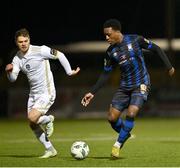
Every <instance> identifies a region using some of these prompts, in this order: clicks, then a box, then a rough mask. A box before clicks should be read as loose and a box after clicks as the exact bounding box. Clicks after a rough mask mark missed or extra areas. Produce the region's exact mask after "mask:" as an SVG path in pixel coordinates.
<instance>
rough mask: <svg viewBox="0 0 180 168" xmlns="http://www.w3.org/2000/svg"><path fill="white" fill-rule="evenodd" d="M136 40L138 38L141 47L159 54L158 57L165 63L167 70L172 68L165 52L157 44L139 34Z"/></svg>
mask: <svg viewBox="0 0 180 168" xmlns="http://www.w3.org/2000/svg"><path fill="white" fill-rule="evenodd" d="M138 40H139V44H140V46H141V47H142V48H144V49H147V50H150V51H152V52H154V53H155V54H157V55H158V56H160V58H161V59H162V61H163V62H164V64H165V65H166V67H167V69H168V70H170V69H171V68H172V65H171V63H170V61H169V58H168V57H167V55H166V53H165V52H164V51H163V50H162V49H161V48H160V47H159V46H158V45H156V44H155V43H153V42H152V41H150V40H148V39H146V38H144V37H142V36H139V39H138Z"/></svg>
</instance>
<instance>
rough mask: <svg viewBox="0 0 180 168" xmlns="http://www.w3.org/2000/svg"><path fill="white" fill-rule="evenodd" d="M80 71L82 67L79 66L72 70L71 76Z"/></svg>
mask: <svg viewBox="0 0 180 168" xmlns="http://www.w3.org/2000/svg"><path fill="white" fill-rule="evenodd" d="M79 71H80V68H79V67H77V68H76V70H72V74H71V75H70V76H73V75H76V74H77V73H78V72H79Z"/></svg>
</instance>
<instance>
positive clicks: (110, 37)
mask: <svg viewBox="0 0 180 168" xmlns="http://www.w3.org/2000/svg"><path fill="white" fill-rule="evenodd" d="M120 34H121V33H120V31H118V30H113V29H112V27H108V28H104V35H105V38H106V40H107V42H108V43H109V44H115V43H120V42H121V40H120V37H121V36H120Z"/></svg>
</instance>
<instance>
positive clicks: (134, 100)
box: [114, 89, 148, 157]
mask: <svg viewBox="0 0 180 168" xmlns="http://www.w3.org/2000/svg"><path fill="white" fill-rule="evenodd" d="M147 96H148V91H146V92H141V90H140V89H136V90H134V91H132V93H131V97H130V103H129V104H130V105H129V107H128V109H127V114H126V118H125V121H124V123H123V127H122V128H121V130H120V132H119V137H118V139H117V141H116V143H115V145H114V146H115V147H120V148H122V147H123V145H124V144H125V142H126V141H127V139H128V138H129V137H131V134H130V132H131V130H132V129H133V127H134V119H135V117H136V115H137V113H138V112H139V110H140V108H141V107H142V106H143V104H144V103H145V102H146V101H147ZM114 157H117V156H114Z"/></svg>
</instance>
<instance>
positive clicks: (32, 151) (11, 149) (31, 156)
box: [0, 118, 180, 167]
mask: <svg viewBox="0 0 180 168" xmlns="http://www.w3.org/2000/svg"><path fill="white" fill-rule="evenodd" d="M0 129H1V134H0V167H178V166H180V159H179V158H180V119H179V118H176V119H175V118H169V119H165V118H164V119H163V118H162V119H160V118H151V119H147V118H139V119H138V118H137V119H136V121H135V127H134V129H133V131H132V134H134V135H135V138H133V139H129V140H128V141H127V142H126V144H125V145H124V147H123V148H122V150H121V152H120V154H121V157H120V159H118V160H111V158H110V153H111V147H112V145H113V143H114V142H115V140H116V138H117V134H116V132H114V131H113V130H112V129H111V127H110V125H109V123H108V122H107V121H106V120H104V119H101V120H99V119H91V120H85V119H82V120H55V131H54V134H53V135H52V137H51V138H50V140H51V141H52V143H53V144H54V146H55V148H56V149H57V150H58V155H57V157H54V158H51V159H39V158H38V156H40V155H42V154H43V153H44V147H43V146H42V145H41V144H40V143H39V142H38V140H37V139H36V138H35V136H34V135H33V133H32V132H31V130H30V128H29V127H28V122H27V121H26V120H0ZM76 140H84V141H86V142H87V143H88V145H89V147H90V153H89V156H88V158H86V159H85V160H75V159H73V158H72V157H71V154H70V147H71V144H72V143H73V142H74V141H76Z"/></svg>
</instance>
